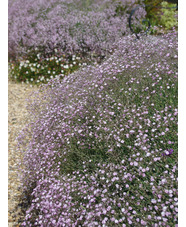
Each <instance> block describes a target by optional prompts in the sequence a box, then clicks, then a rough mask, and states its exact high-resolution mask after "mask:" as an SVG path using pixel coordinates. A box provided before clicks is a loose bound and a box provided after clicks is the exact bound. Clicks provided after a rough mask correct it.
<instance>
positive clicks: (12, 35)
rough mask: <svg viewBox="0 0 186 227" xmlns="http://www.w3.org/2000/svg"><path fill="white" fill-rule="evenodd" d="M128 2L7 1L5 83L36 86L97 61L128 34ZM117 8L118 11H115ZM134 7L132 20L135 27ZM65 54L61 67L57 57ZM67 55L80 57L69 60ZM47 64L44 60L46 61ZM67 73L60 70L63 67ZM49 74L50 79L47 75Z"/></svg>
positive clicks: (140, 12) (141, 15) (132, 4)
mask: <svg viewBox="0 0 186 227" xmlns="http://www.w3.org/2000/svg"><path fill="white" fill-rule="evenodd" d="M135 2H136V0H133V1H127V0H122V1H119V2H118V1H113V0H104V1H99V0H94V1H88V0H50V1H48V0H41V1H35V0H31V1H29V2H28V1H25V0H14V1H13V0H10V1H9V7H8V9H9V10H8V22H9V26H8V36H9V40H8V42H9V45H8V48H9V49H8V51H9V62H10V70H11V79H13V80H16V81H18V82H26V83H34V84H40V83H44V82H48V80H49V79H50V78H51V77H58V74H60V73H61V71H64V73H63V72H62V73H61V74H64V75H67V74H68V73H69V72H70V73H71V72H73V71H75V70H76V69H77V68H79V65H78V63H80V64H83V63H90V62H93V61H96V62H100V61H102V59H104V58H105V57H106V56H108V55H109V54H110V53H112V52H113V50H114V48H115V47H116V46H117V41H118V40H119V39H120V38H121V37H123V36H124V35H128V34H129V33H130V30H129V28H128V17H129V12H130V10H131V8H132V7H135ZM121 8H122V13H121V12H120V11H121V10H119V9H121ZM118 10H119V11H118ZM144 17H145V10H144V9H143V8H140V9H139V10H138V11H137V12H136V13H135V15H134V20H133V22H134V23H135V24H138V25H139V24H140V19H141V18H144ZM62 56H65V57H64V58H63V60H65V62H62V64H61V57H62ZM72 56H78V57H80V61H79V62H77V61H76V62H75V63H74V62H73V61H72V58H73V57H72ZM51 58H53V60H52V64H51V62H50V63H49V62H48V60H47V59H51ZM63 60H62V61H63ZM68 63H69V64H71V65H72V66H71V67H70V70H64V67H63V66H64V65H65V64H68ZM49 74H52V75H49Z"/></svg>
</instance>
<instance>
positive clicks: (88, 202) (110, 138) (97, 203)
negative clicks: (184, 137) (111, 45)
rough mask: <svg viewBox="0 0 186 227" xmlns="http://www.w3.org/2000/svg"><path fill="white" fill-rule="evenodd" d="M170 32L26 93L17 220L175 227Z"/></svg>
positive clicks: (122, 45) (173, 43)
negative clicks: (21, 209) (22, 210)
mask: <svg viewBox="0 0 186 227" xmlns="http://www.w3.org/2000/svg"><path fill="white" fill-rule="evenodd" d="M177 76H178V72H177V32H176V31H173V32H172V33H169V34H166V35H162V36H159V37H153V36H149V37H144V38H143V39H141V40H134V38H133V37H132V36H127V37H125V38H122V39H120V41H118V47H117V48H116V50H115V52H114V54H113V55H112V56H110V58H108V59H107V60H106V61H104V62H102V64H101V65H98V64H96V65H92V66H91V65H88V66H86V67H82V68H81V69H79V71H77V72H73V73H71V74H69V75H68V76H66V77H64V79H63V80H60V79H59V78H55V79H51V80H50V81H49V82H48V84H46V85H42V86H41V87H40V90H39V91H38V92H35V93H34V94H33V96H30V99H29V100H28V106H27V108H28V111H29V113H30V116H31V119H30V123H29V124H28V125H27V127H25V129H23V131H22V132H21V133H20V135H19V137H18V142H19V146H20V150H22V151H23V154H24V158H23V165H24V166H25V167H24V169H23V170H22V171H23V172H22V182H23V189H24V191H25V194H26V195H27V198H29V204H28V207H27V210H26V215H25V220H24V222H23V223H22V226H69V227H70V226H156V227H158V226H176V225H177V223H178V194H177V193H178V188H177V183H178V182H177V180H178V179H177V177H178V173H177V170H178V168H177V165H178V159H177V153H178V150H177V147H178V146H177V114H178V109H177Z"/></svg>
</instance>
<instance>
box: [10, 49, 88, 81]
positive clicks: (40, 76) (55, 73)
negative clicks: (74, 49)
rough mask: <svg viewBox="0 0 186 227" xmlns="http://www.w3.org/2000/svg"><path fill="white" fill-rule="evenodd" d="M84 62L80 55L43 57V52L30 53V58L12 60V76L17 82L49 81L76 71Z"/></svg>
mask: <svg viewBox="0 0 186 227" xmlns="http://www.w3.org/2000/svg"><path fill="white" fill-rule="evenodd" d="M82 64H86V63H82V60H81V58H80V57H79V56H75V55H73V56H65V55H62V56H61V57H59V56H58V55H57V54H56V55H55V54H54V55H52V56H51V57H41V54H39V53H38V54H32V55H31V54H30V58H29V59H22V60H19V61H15V62H11V63H10V65H9V68H10V71H11V73H10V77H11V79H12V80H15V81H17V82H25V83H30V84H38V85H39V84H40V83H47V82H48V81H49V80H50V79H52V78H60V77H61V78H63V77H64V76H65V75H68V74H69V73H72V72H74V71H75V70H77V69H78V68H79V67H80V66H81V65H82Z"/></svg>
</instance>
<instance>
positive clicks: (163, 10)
mask: <svg viewBox="0 0 186 227" xmlns="http://www.w3.org/2000/svg"><path fill="white" fill-rule="evenodd" d="M144 4H145V5H146V12H147V18H148V19H149V20H150V23H151V26H152V29H151V34H156V33H158V32H159V31H160V29H159V28H157V27H160V26H161V27H162V29H163V32H165V31H167V30H170V29H171V28H173V27H177V25H178V19H177V11H176V4H171V3H168V2H166V1H162V0H155V1H152V0H145V1H144Z"/></svg>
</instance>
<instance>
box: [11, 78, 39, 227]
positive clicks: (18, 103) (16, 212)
mask: <svg viewBox="0 0 186 227" xmlns="http://www.w3.org/2000/svg"><path fill="white" fill-rule="evenodd" d="M36 89H37V88H36V87H30V85H27V84H17V83H15V82H12V81H8V226H9V227H12V226H16V227H17V226H20V224H19V223H20V222H21V220H22V218H23V214H22V212H21V209H20V208H19V207H18V206H17V205H18V204H19V198H20V196H21V194H22V190H21V184H20V180H19V177H18V162H19V160H20V158H21V154H20V152H18V151H16V137H17V136H18V134H19V132H20V130H21V129H22V128H23V127H24V125H25V124H26V122H27V121H28V117H29V116H28V113H27V111H26V108H25V104H26V102H25V99H26V98H27V97H28V95H29V94H30V92H31V91H33V90H36Z"/></svg>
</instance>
